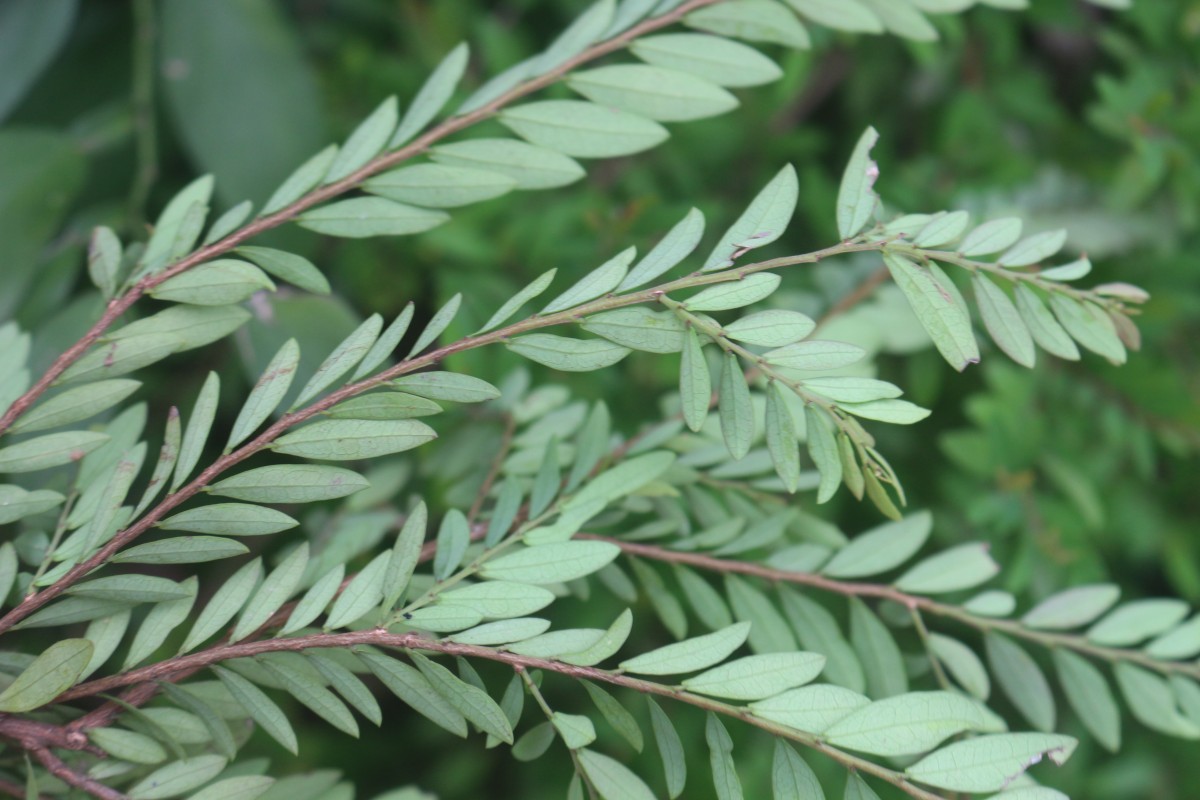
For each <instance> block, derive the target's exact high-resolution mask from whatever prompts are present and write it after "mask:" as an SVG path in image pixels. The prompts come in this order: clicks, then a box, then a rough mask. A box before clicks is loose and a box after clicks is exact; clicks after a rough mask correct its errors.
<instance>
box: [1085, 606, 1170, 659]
mask: <svg viewBox="0 0 1200 800" xmlns="http://www.w3.org/2000/svg"><path fill="white" fill-rule="evenodd" d="M1188 610H1189V609H1188V604H1187V603H1185V602H1184V601H1182V600H1176V599H1174V598H1161V599H1150V600H1135V601H1133V602H1131V603H1125V604H1124V605H1120V606H1118V607H1117V608H1116V609H1114V610H1113V611H1111V612H1109V613H1108V615H1107V616H1106V617H1104V618H1103V619H1101V620H1100V621H1099V622H1097V623H1096V624H1095V625H1093V626H1092V627H1091V628H1089V629H1088V632H1087V638H1088V640H1089V641H1091V642H1095V643H1096V644H1099V645H1104V646H1106V647H1130V646H1132V645H1135V644H1138V643H1140V642H1143V641H1145V640H1146V639H1149V638H1150V637H1152V636H1157V635H1158V634H1160V633H1162V632H1163V631H1166V630H1169V629H1170V628H1173V627H1175V625H1176V624H1178V623H1179V622H1181V621H1182V620H1183V618H1184V617H1186V616H1187V614H1188Z"/></svg>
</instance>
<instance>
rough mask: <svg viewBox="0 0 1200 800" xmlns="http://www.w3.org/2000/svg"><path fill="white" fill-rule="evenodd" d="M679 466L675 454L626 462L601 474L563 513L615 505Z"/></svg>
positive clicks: (662, 453) (643, 456)
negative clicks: (596, 503)
mask: <svg viewBox="0 0 1200 800" xmlns="http://www.w3.org/2000/svg"><path fill="white" fill-rule="evenodd" d="M674 462H675V454H674V453H671V452H668V451H665V450H658V451H655V452H651V453H643V454H641V455H638V456H635V457H633V458H629V459H625V460H624V461H621V462H619V463H617V464H615V465H613V466H612V467H610V468H608V469H606V470H605V471H604V472H601V473H600V474H599V475H597V476H596V477H594V478H592V479H591V480H589V481H588V482H587V483H586V484H584V486H583V488H582V489H580V490H579V491H578V492H576V493H575V495H574V496H573V497H571V498H570V499H569V500H567V501H566V502H565V503H564V504H563V510H567V509H571V508H579V507H582V506H586V505H588V504H589V503H592V502H594V501H596V500H603V501H605V502H612V501H613V500H616V499H618V498H621V497H624V496H625V495H628V494H632V493H633V492H636V491H637V490H639V489H641V488H642V487H643V486H645V485H646V484H648V483H650V482H651V481H654V480H657V479H658V478H659V476H661V475H662V474H663V473H664V472H666V471H667V469H668V468H669V467H670V466H671V465H672V464H673V463H674Z"/></svg>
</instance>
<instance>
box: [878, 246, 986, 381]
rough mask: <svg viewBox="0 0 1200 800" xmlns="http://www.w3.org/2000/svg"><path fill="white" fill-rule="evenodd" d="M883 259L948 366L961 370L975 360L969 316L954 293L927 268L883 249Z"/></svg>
mask: <svg viewBox="0 0 1200 800" xmlns="http://www.w3.org/2000/svg"><path fill="white" fill-rule="evenodd" d="M883 261H884V263H885V264H886V265H887V268H888V271H889V272H890V273H891V275H892V280H894V281H895V282H896V285H897V286H899V287H900V289H901V291H903V292H904V296H905V297H906V298H907V299H908V303H909V305H910V306H912V310H913V313H915V314H916V315H917V319H918V320H919V321H920V322H921V325H922V326H923V327H924V328H925V331H926V332H927V333H928V334H929V338H931V339H932V340H933V343H934V344H935V345H936V346H937V348H938V351H939V352H940V353H941V354H942V356H943V357H944V358H945V359H946V361H947V362H948V363H949V364H950V366H952V367H954V368H955V369H957V370H958V371H960V372H961V371H962V370H964V369H966V368H967V365H968V364H974V363H977V362H978V361H979V346H978V344H977V343H976V342H975V334H974V333H973V332H972V330H971V318H970V316H968V314H967V312H966V309H965V308H964V307H963V306H962V304H961V303H960V302H956V300H957V298H956V297H955V296H954V295H953V293H951V292H950V291H948V290H947V289H946V287H945V286H943V285H942V284H941V282H940V281H938V279H937V278H936V277H935V276H934V274H933V273H932V272H930V270H929V269H928V268H927V267H924V266H922V265H920V264H917V263H916V262H914V261H911V260H909V259H908V258H906V257H904V256H901V255H898V254H896V253H893V252H891V251H887V250H885V251H884V253H883Z"/></svg>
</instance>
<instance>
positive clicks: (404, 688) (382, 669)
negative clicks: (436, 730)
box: [357, 652, 467, 737]
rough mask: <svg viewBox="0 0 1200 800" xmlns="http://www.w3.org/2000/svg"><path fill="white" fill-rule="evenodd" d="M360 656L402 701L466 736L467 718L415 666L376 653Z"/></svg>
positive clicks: (360, 654) (454, 731)
mask: <svg viewBox="0 0 1200 800" xmlns="http://www.w3.org/2000/svg"><path fill="white" fill-rule="evenodd" d="M357 655H358V657H359V659H361V660H362V662H363V663H364V664H366V665H367V667H368V668H369V669H370V670H371V672H373V673H375V677H377V678H379V680H380V681H382V682H383V685H384V686H386V687H387V688H388V690H389V691H391V692H392V694H394V695H396V697H398V698H400V700H401V702H404V703H406V704H407V705H409V706H410V707H412V709H413V710H414V711H416V712H417V713H418V714H421V715H422V716H424V717H425V718H427V719H429V720H430V721H432V722H433V723H435V724H436V725H439V726H440V727H442V728H445V729H446V730H448V731H450V732H451V733H453V734H455V735H456V736H461V737H465V736H466V735H467V721H466V718H464V717H463V715H462V713H460V712H459V711H458V710H457V709H455V708H454V707H453V706H451V705H450V703H449V702H448V701H447V700H446V698H444V697H443V696H442V695H441V694H439V693H438V691H437V690H436V689H435V688H434V687H433V686H432V685H431V684H430V683H429V681H428V680H427V679H426V678H425V676H424V675H422V674H421V673H420V672H418V671H417V670H416V669H414V668H412V667H410V666H409V665H408V664H404V663H402V662H400V661H398V660H396V659H394V658H389V657H387V656H383V655H380V654H377V653H371V652H362V653H358V654H357Z"/></svg>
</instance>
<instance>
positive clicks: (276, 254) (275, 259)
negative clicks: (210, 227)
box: [233, 245, 329, 294]
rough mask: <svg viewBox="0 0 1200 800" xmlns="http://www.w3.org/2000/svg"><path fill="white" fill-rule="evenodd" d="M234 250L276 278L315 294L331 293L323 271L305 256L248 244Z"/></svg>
mask: <svg viewBox="0 0 1200 800" xmlns="http://www.w3.org/2000/svg"><path fill="white" fill-rule="evenodd" d="M233 252H235V253H237V254H238V255H240V256H245V257H246V258H248V259H250V260H251V261H253V262H254V263H255V264H258V265H259V266H260V267H262V268H263V269H264V270H266V271H267V272H269V273H271V274H272V275H274V276H275V277H276V278H279V279H280V280H284V281H287V282H288V283H290V284H292V285H293V286H297V287H299V288H301V289H304V290H305V291H307V292H312V293H314V294H329V281H327V280H325V276H324V275H322V274H321V271H320V270H318V269H317V268H316V267H315V266H313V264H312V262H311V261H309V260H308V259H307V258H304V257H303V256H298V255H295V254H294V253H288V252H285V251H283V250H274V249H272V248H270V247H250V246H248V245H242V246H241V247H237V248H235V249H234V251H233Z"/></svg>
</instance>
